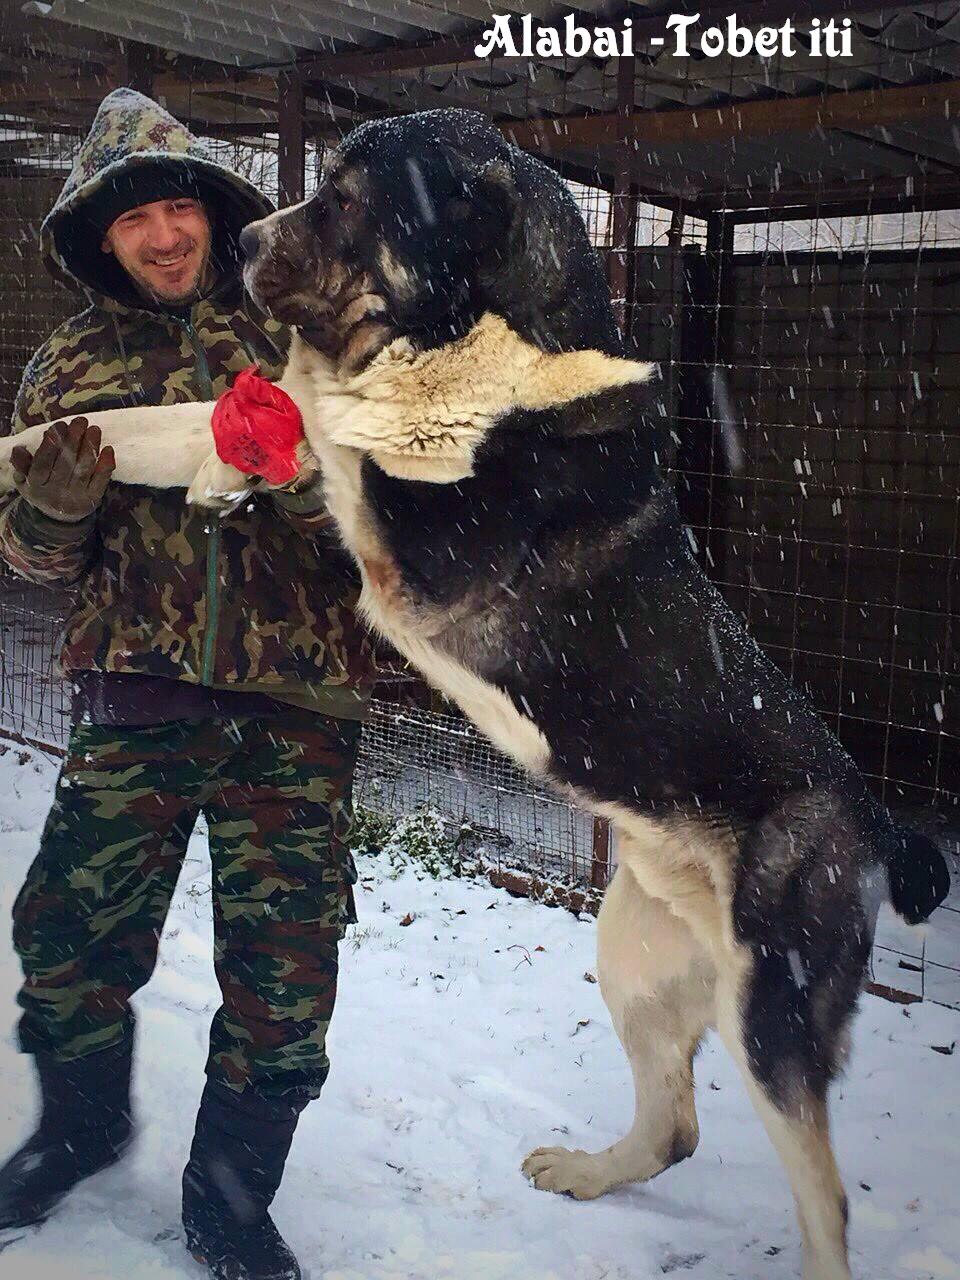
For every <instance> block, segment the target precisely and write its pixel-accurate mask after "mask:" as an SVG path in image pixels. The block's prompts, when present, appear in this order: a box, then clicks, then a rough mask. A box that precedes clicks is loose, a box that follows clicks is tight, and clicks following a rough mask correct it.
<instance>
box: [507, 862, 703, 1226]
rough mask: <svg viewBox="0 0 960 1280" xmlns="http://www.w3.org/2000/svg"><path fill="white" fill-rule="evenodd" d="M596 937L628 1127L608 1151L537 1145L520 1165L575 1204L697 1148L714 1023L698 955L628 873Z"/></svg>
mask: <svg viewBox="0 0 960 1280" xmlns="http://www.w3.org/2000/svg"><path fill="white" fill-rule="evenodd" d="M597 935H598V938H597V942H598V969H599V976H600V983H601V989H602V991H603V996H604V1000H605V1001H606V1003H607V1007H608V1009H609V1010H610V1014H611V1017H612V1019H613V1023H614V1026H615V1027H616V1030H617V1034H618V1035H619V1037H620V1041H621V1043H622V1044H623V1047H624V1049H625V1050H626V1053H627V1057H628V1058H629V1060H630V1068H631V1071H632V1073H633V1083H634V1091H635V1097H636V1113H635V1117H634V1121H633V1125H632V1127H631V1129H630V1132H629V1133H628V1134H627V1135H626V1137H624V1138H622V1139H621V1140H620V1141H619V1142H616V1143H614V1145H613V1146H612V1147H608V1148H607V1150H606V1151H601V1152H598V1153H596V1154H590V1153H588V1152H586V1151H569V1150H567V1149H566V1148H563V1147H540V1148H538V1149H537V1150H536V1151H533V1152H531V1153H530V1155H529V1156H527V1158H526V1160H525V1161H524V1163H523V1171H524V1173H525V1174H526V1175H527V1177H529V1178H530V1179H531V1180H532V1182H533V1183H534V1185H535V1186H536V1187H537V1188H539V1189H540V1190H541V1191H557V1192H566V1193H568V1194H570V1195H572V1196H574V1197H576V1199H578V1200H592V1199H594V1198H595V1197H597V1196H600V1195H603V1194H604V1192H606V1191H609V1190H610V1189H611V1188H612V1187H616V1186H620V1185H621V1184H622V1183H625V1182H641V1181H646V1180H648V1179H650V1178H653V1177H655V1176H656V1175H657V1174H658V1173H661V1172H662V1171H663V1170H664V1169H666V1168H669V1166H670V1165H672V1164H676V1163H677V1161H679V1160H683V1159H685V1158H686V1157H687V1156H690V1155H692V1154H693V1152H694V1151H695V1150H696V1146H697V1142H698V1140H699V1129H698V1126H697V1113H696V1106H695V1104H694V1094H693V1057H694V1054H695V1053H696V1050H697V1046H698V1045H699V1043H700V1039H701V1037H702V1035H703V1033H704V1030H705V1029H706V1027H707V1026H708V1024H709V1023H710V1022H711V1020H712V1017H713V968H712V963H711V961H710V960H709V958H708V956H707V954H706V952H705V951H704V950H703V949H702V948H701V946H700V945H699V943H698V942H697V941H696V939H695V938H694V936H693V934H692V933H691V931H690V929H689V927H688V926H687V925H686V924H685V923H684V922H683V921H682V920H680V919H679V918H678V917H677V916H675V915H674V914H673V912H672V911H671V910H670V908H669V907H668V906H667V904H666V903H665V902H662V901H660V900H658V899H656V898H652V897H650V896H649V895H648V894H647V893H645V892H644V890H643V889H641V887H640V885H639V884H638V883H637V880H636V878H635V876H634V874H633V872H632V871H631V870H630V869H629V867H627V866H623V865H621V867H620V868H619V869H618V871H617V873H616V875H615V876H614V879H613V882H612V883H611V885H610V888H609V889H608V890H607V894H606V897H605V898H604V902H603V906H602V908H601V911H600V918H599V920H598V923H597Z"/></svg>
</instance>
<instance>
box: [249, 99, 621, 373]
mask: <svg viewBox="0 0 960 1280" xmlns="http://www.w3.org/2000/svg"><path fill="white" fill-rule="evenodd" d="M241 245H242V247H243V250H244V252H245V254H246V257H247V265H246V269H245V271H244V280H245V282H246V285H247V288H248V290H249V291H250V293H251V295H252V297H253V298H254V300H255V301H256V302H257V303H258V304H259V305H260V306H261V307H262V308H263V309H264V310H266V311H267V312H268V313H269V314H271V315H272V316H274V317H275V318H276V319H278V320H281V321H283V322H285V323H287V324H292V325H296V326H297V327H298V328H299V329H300V331H301V333H302V334H303V336H304V337H306V339H307V340H308V341H309V342H311V343H312V344H313V345H314V346H316V347H317V348H318V349H320V350H321V351H323V352H324V354H325V355H328V356H330V357H331V358H332V359H334V360H336V361H337V362H338V363H339V364H340V365H341V366H345V367H348V368H351V369H355V368H358V367H360V366H361V365H362V364H363V363H364V362H365V361H366V360H368V359H370V358H371V357H372V356H373V355H374V354H376V352H377V351H379V350H380V349H382V347H383V346H384V345H386V343H388V342H390V341H392V340H393V339H394V338H396V337H400V336H404V337H407V338H409V339H410V340H411V341H412V342H413V343H414V344H415V345H416V346H418V347H420V348H424V349H425V348H428V347H432V346H437V345H440V344H442V343H445V342H448V341H450V340H451V338H455V337H459V336H461V335H462V334H463V333H465V332H467V330H468V329H469V328H470V327H471V326H472V324H473V323H474V322H475V321H476V320H477V319H478V317H479V316H480V315H481V314H482V313H483V312H484V311H486V310H494V311H496V312H498V313H499V314H500V315H502V316H504V318H505V319H506V320H507V321H508V323H510V324H511V326H512V327H514V328H515V329H516V330H517V331H518V332H520V333H522V334H523V335H524V336H525V337H528V338H529V339H530V340H532V341H534V342H536V343H537V344H538V345H540V346H542V347H544V348H546V349H554V350H558V349H568V350H569V349H576V348H578V347H587V346H593V347H596V346H602V347H605V348H607V349H611V350H612V349H613V348H612V347H611V346H610V344H611V343H612V344H614V345H615V344H616V332H615V326H614V324H613V318H612V314H611V312H610V306H609V298H608V296H607V293H606V288H605V285H604V283H603V279H602V276H601V273H600V270H599V265H598V263H597V261H596V258H595V256H594V254H593V252H592V250H591V249H590V246H589V243H588V240H587V236H586V231H585V228H584V226H583V220H582V218H581V216H580V213H579V210H578V209H577V207H576V204H575V203H574V201H573V199H572V197H571V196H570V194H569V192H568V191H567V189H566V187H565V186H564V184H563V183H562V181H561V180H560V179H559V178H558V177H557V176H556V175H555V174H554V173H553V172H552V171H551V170H550V169H548V168H547V167H546V166H545V165H542V164H540V163H539V162H538V161H536V160H533V159H532V158H531V157H530V156H527V155H525V154H524V153H523V152H521V151H518V150H517V149H516V148H514V147H512V146H510V145H508V144H507V143H506V142H504V140H503V138H502V137H501V135H500V133H499V131H498V130H497V129H495V128H494V127H493V126H492V125H491V124H490V123H489V122H488V121H487V119H486V118H485V117H484V116H482V115H480V114H478V113H476V112H471V111H462V110H459V109H447V110H441V111H427V112H421V113H418V114H416V115H410V116H401V117H398V118H396V119H392V120H376V121H371V122H369V123H367V124H364V125H361V126H360V127H359V128H358V129H355V130H354V131H353V133H351V134H349V135H348V137H346V138H345V139H344V141H343V142H342V143H341V144H340V146H339V147H337V148H336V150H334V151H332V152H331V153H330V154H329V155H328V157H327V160H326V163H325V164H324V168H323V173H322V176H321V179H320V182H319V185H318V188H317V191H316V193H315V194H314V195H313V196H312V197H311V198H310V199H308V200H305V201H304V202H303V203H302V204H299V205H295V206H294V207H292V208H289V209H284V210H283V211H281V212H280V213H275V214H272V215H271V216H270V217H268V218H264V219H261V221H259V222H255V223H252V224H251V225H250V226H249V227H248V228H247V229H246V230H245V231H244V233H243V235H242V237H241Z"/></svg>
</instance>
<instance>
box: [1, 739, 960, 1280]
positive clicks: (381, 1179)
mask: <svg viewBox="0 0 960 1280" xmlns="http://www.w3.org/2000/svg"><path fill="white" fill-rule="evenodd" d="M54 775H55V768H54V766H53V765H52V764H51V763H50V762H48V761H47V760H45V759H44V758H43V757H40V756H34V755H31V754H29V753H27V752H19V751H17V749H15V748H14V749H7V750H6V752H5V753H4V754H3V755H2V756H0V856H2V859H3V864H2V865H3V872H2V877H0V879H2V885H0V899H2V901H0V909H2V911H3V912H4V913H6V912H7V911H8V910H9V907H10V904H11V903H12V900H13V896H14V894H15V892H16V890H17V888H18V887H19V884H20V882H21V880H22V877H23V874H24V873H25V871H26V868H27V866H28V864H29V861H30V859H31V858H32V856H33V854H34V852H35V850H36V845H37V839H38V833H39V827H40V824H41V823H42V820H43V817H44V815H45V813H46V809H47V806H48V803H49V795H50V791H51V788H52V783H53V778H54ZM205 862H206V851H205V847H204V841H203V838H202V836H200V835H197V836H195V837H194V841H193V843H192V845H191V849H190V857H189V861H188V863H187V866H186V868H185V871H184V875H183V877H182V879H181V884H180V888H179V891H178V896H177V899H176V903H175V907H174V909H173V911H172V913H171V917H170V920H169V923H168V928H167V932H166V935H165V937H164V940H163V947H162V958H161V962H160V967H159V969H158V971H157V973H156V975H155V977H154V980H153V982H152V983H151V984H150V986H149V987H148V988H147V990H146V992H145V993H143V995H142V997H141V998H140V1001H139V1009H140V1014H141V1028H142V1038H141V1045H140V1048H141V1054H140V1066H139V1073H138V1077H137V1094H138V1097H139V1103H140V1115H141V1121H142V1136H141V1138H140V1141H139V1144H138V1146H137V1148H136V1150H135V1152H134V1154H133V1155H132V1157H131V1158H130V1159H129V1160H128V1161H127V1162H126V1163H124V1164H123V1165H122V1166H120V1167H119V1168H118V1169H115V1170H111V1171H109V1172H108V1173H106V1174H103V1175H101V1176H100V1177H98V1178H96V1179H94V1180H93V1181H91V1182H90V1183H87V1184H85V1185H84V1186H83V1187H82V1188H81V1189H80V1190H79V1191H78V1192H77V1194H76V1195H75V1196H74V1197H73V1198H72V1200H71V1201H70V1202H69V1204H68V1205H67V1206H66V1207H64V1208H63V1209H62V1210H61V1212H60V1213H59V1214H58V1215H57V1216H56V1218H55V1219H53V1220H51V1222H49V1223H48V1224H47V1225H46V1226H45V1227H44V1228H43V1229H42V1231H40V1232H38V1233H35V1234H27V1235H25V1236H23V1238H21V1239H17V1240H15V1241H14V1242H13V1243H11V1244H9V1245H7V1246H6V1247H2V1246H0V1247H2V1252H0V1280H28V1278H29V1280H60V1278H62V1280H68V1278H69V1280H93V1278H94V1277H97V1278H98V1280H99V1278H101V1277H109V1278H110V1280H121V1278H122V1280H189V1278H190V1277H193V1280H197V1277H198V1276H199V1275H200V1271H199V1269H198V1268H197V1267H195V1266H194V1264H193V1263H192V1262H191V1261H190V1260H189V1259H188V1258H187V1256H186V1254H185V1253H184V1250H183V1246H182V1243H181V1241H180V1239H179V1219H178V1207H179V1206H178V1185H179V1176H180V1170H181V1168H182V1166H183V1163H184V1160H185V1158H186V1154H187V1148H188V1145H189V1141H190V1136H191V1128H192V1123H193V1114H194V1109H195V1106H196V1103H197V1100H198V1098H199V1094H200V1089H201V1084H202V1077H201V1070H202V1064H203V1060H204V1054H205V1048H204V1042H205V1037H206V1030H207V1025H208V1022H209V1018H210V1016H211V1014H212V1012H213V1010H214V1009H215V1007H216V1004H217V992H216V986H215V982H214V977H213V969H212V964H211V959H210V951H211V940H210V933H211V925H210V919H209V882H208V878H207V875H206V870H205ZM361 875H362V878H363V885H362V891H361V892H360V894H359V899H360V901H359V909H360V914H361V924H360V926H359V927H358V928H357V929H356V930H355V931H354V934H353V937H352V938H351V939H350V940H348V941H347V942H346V943H345V944H344V948H343V979H342V984H341V996H340V1003H339V1005H338V1009H337V1015H336V1018H335V1021H334V1026H333V1030H332V1033H331V1046H330V1051H331V1058H332V1061H333V1069H332V1072H331V1075H330V1080H329V1082H328V1085H327V1088H326V1091H325V1095H324V1097H323V1098H322V1099H321V1101H320V1102H318V1103H316V1104H314V1105H313V1106H312V1107H311V1108H310V1109H309V1110H308V1111H307V1113H306V1114H305V1117H304V1119H303V1121H302V1124H301V1128H300V1131H299V1133H298V1136H297V1141H296V1145H295V1147H294V1150H293V1154H292V1157H291V1161H290V1164H289V1167H288V1172H287V1177H286V1179H285V1182H284V1186H283V1188H282V1190H281V1193H280V1196H279V1197H278V1200H277V1205H276V1217H277V1220H278V1223H279V1224H280V1226H281V1228H282V1229H283V1230H284V1232H285V1233H286V1234H287V1236H288V1238H289V1240H290V1242H291V1244H292V1245H293V1246H294V1247H295V1248H296V1250H297V1252H298V1254H299V1256H300V1257H301V1259H302V1261H303V1262H304V1264H305V1266H306V1269H307V1270H308V1272H309V1276H310V1278H311V1280H653V1278H655V1277H659V1276H662V1275H666V1274H677V1275H678V1276H684V1277H687V1276H689V1277H690V1280H720V1278H721V1277H722V1278H725V1280H726V1278H731V1280H787V1278H788V1277H790V1278H796V1277H798V1276H799V1244H798V1237H797V1230H796V1226H795V1224H794V1220H793V1213H792V1207H791V1203H790V1197H789V1193H788V1190H787V1187H786V1183H785V1180H784V1176H783V1174H782V1173H781V1171H780V1169H779V1167H778V1165H777V1163H776V1161H775V1159H774V1157H773V1154H772V1152H771V1150H770V1148H769V1147H768V1146H767V1143H766V1140H765V1138H764V1135H763V1134H762V1132H761V1131H760V1128H759V1124H758V1122H757V1121H756V1120H755V1118H754V1116H753V1114H752V1112H751V1110H750V1108H749V1105H748V1104H747V1102H746V1099H745V1097H744V1094H743V1091H742V1089H741V1087H740V1084H739V1082H738V1080H737V1078H736V1076H735V1073H734V1071H733V1069H732V1066H731V1064H730V1062H729V1061H728V1060H727V1058H726V1056H725V1055H724V1053H723V1050H722V1049H721V1047H720V1046H719V1045H718V1044H717V1043H716V1041H715V1040H712V1039H711V1040H710V1041H709V1042H708V1043H707V1044H706V1046H705V1048H704V1051H703V1052H702V1054H701V1056H700V1058H699V1062H698V1070H697V1076H698V1081H699V1086H700V1120H701V1128H702V1131H703V1139H702V1142H701V1146H700V1150H699V1151H698V1152H697V1154H696V1156H695V1157H694V1158H693V1159H692V1160H689V1161H687V1162H685V1163H684V1164H682V1165H680V1166H678V1167H677V1168H675V1169H673V1170H671V1171H669V1172H668V1173H666V1174H665V1175H664V1176H663V1177H662V1178H660V1179H659V1180H657V1181H656V1182H655V1183H653V1184H651V1185H649V1186H646V1187H633V1188H627V1189H624V1190H621V1191H619V1192H615V1193H613V1194H612V1195H610V1196H608V1197H606V1198H605V1199H603V1200H600V1201H596V1202H594V1203H590V1204H579V1203H576V1202H573V1201H570V1200H567V1199H563V1198H559V1197H556V1196H550V1195H546V1194H544V1193H541V1192H537V1191H535V1190H533V1189H532V1188H531V1187H530V1186H528V1185H527V1184H526V1182H525V1181H524V1180H523V1178H522V1177H521V1175H520V1173H519V1165H520V1161H521V1159H522V1157H523V1155H524V1154H525V1153H526V1152H527V1151H528V1150H529V1149H530V1148H531V1147H533V1146H536V1145H540V1144H541V1143H551V1144H552V1143H556V1142H562V1143H566V1144H569V1145H572V1146H577V1147H586V1148H599V1147H602V1146H606V1145H607V1144H609V1143H610V1142H611V1141H613V1140H614V1139H616V1138H617V1137H619V1136H620V1135H621V1133H622V1132H623V1131H624V1129H625V1127H626V1125H627V1124H628V1123H629V1120H630V1111H631V1089H630V1085H629V1077H628V1072H627V1068H626V1063H625V1060H624V1059H623V1057H622V1054H621V1052H620V1049H619V1046H618V1045H617V1042H616V1039H615V1037H614V1035H613V1032H612V1030H611V1028H610V1026H609V1023H608V1020H607V1017H606V1012H605V1010H604V1007H603V1003H602V1000H601V998H600V993H599V989H598V987H597V986H596V985H595V984H593V983H591V982H589V981H588V980H586V979H585V977H584V975H585V973H588V972H592V970H593V968H594V957H593V933H594V930H593V926H592V924H591V923H590V922H588V921H578V920H575V919H574V918H573V917H571V916H570V915H568V914H567V913H565V912H563V911H560V910H551V909H549V908H546V907H541V906H536V905H534V904H531V903H529V902H526V901H521V900H515V899H512V898H510V897H508V896H506V895H505V894H502V893H498V892H496V891H494V890H492V889H491V888H489V887H488V886H484V885H483V884H478V883H472V882H463V881H441V882H435V881H418V880H417V879H416V878H415V877H414V875H413V874H412V873H409V872H407V873H404V874H403V875H402V876H401V877H400V878H398V879H396V880H390V879H385V878H384V877H383V876H382V874H380V870H379V869H378V868H377V867H376V866H375V865H365V866H363V867H362V868H361ZM408 914H412V915H413V916H414V919H413V921H412V923H410V924H406V925H404V924H403V923H402V921H403V920H404V919H405V918H406V917H407V915H408ZM4 918H6V917H5V916H4ZM17 982H18V969H17V965H16V962H15V960H14V958H13V955H12V952H11V950H10V945H9V940H8V937H7V930H6V928H5V927H3V928H2V929H0V1018H2V1019H3V1020H4V1023H5V1025H6V1026H10V1027H12V1024H13V1019H14V1006H13V996H14V992H15V990H16V987H17ZM954 1041H960V1014H957V1013H955V1012H951V1011H949V1010H946V1009H941V1008H937V1007H935V1006H926V1005H924V1006H915V1007H913V1008H911V1009H906V1010H904V1009H901V1008H899V1007H897V1006H894V1005H890V1004H887V1003H884V1002H882V1001H880V1000H877V999H874V998H866V999H865V1000H864V1002H863V1010H862V1013H861V1017H860V1020H859V1023H858V1027H857V1033H856V1050H855V1054H854V1059H853V1063H852V1067H851V1070H850V1073H849V1076H848V1079H847V1080H846V1081H845V1082H844V1084H843V1087H842V1089H841V1090H839V1091H838V1096H837V1099H836V1104H837V1105H836V1107H835V1114H836V1120H837V1145H838V1148H839V1152H840V1159H841V1164H842V1167H843V1170H844V1173H845V1176H846V1181H847V1187H848V1190H849V1192H850V1200H851V1209H852V1220H851V1226H852V1244H853V1259H854V1270H855V1274H856V1275H857V1276H858V1277H859V1278H860V1280H867V1278H868V1277H869V1280H934V1278H935V1280H944V1278H951V1277H957V1278H958V1280H960V1216H958V1215H957V1208H958V1194H957V1187H958V1186H960V1141H958V1119H960V1115H958V1113H960V1087H958V1070H957V1063H958V1060H960V1056H958V1055H960V1051H958V1055H954V1056H948V1055H947V1054H944V1053H938V1052H936V1051H935V1050H934V1049H933V1048H932V1046H940V1047H941V1048H946V1047H949V1046H950V1045H951V1044H952V1043H953V1042H954ZM28 1067H29V1063H28V1061H27V1060H26V1059H24V1058H21V1057H20V1056H19V1055H18V1054H17V1053H16V1052H15V1051H14V1049H13V1047H12V1043H11V1038H10V1036H9V1035H2V1036H0V1081H2V1085H3V1088H2V1093H0V1136H2V1145H3V1147H4V1148H5V1149H6V1148H10V1147H12V1146H13V1145H14V1144H15V1143H16V1142H18V1140H19V1139H20V1137H21V1136H22V1135H24V1134H25V1133H26V1132H27V1130H28V1128H29V1127H30V1122H31V1116H32V1086H31V1083H30V1075H29V1071H28Z"/></svg>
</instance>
